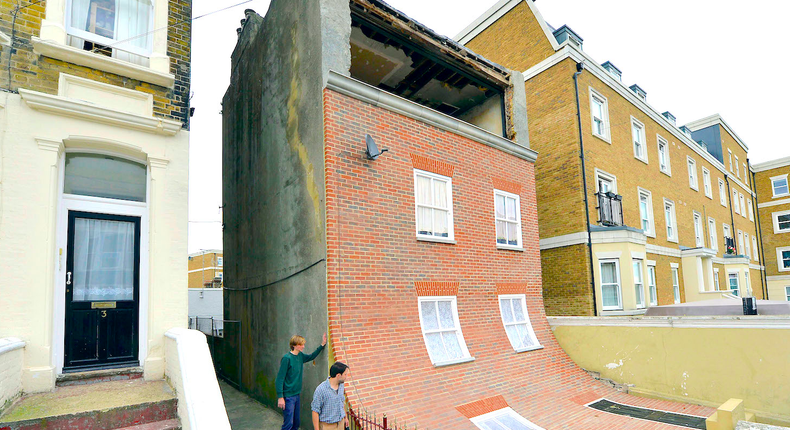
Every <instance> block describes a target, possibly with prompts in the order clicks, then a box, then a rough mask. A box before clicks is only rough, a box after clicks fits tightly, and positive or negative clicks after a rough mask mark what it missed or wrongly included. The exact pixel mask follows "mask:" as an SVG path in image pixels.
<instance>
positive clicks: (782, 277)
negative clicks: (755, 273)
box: [765, 275, 790, 281]
mask: <svg viewBox="0 0 790 430" xmlns="http://www.w3.org/2000/svg"><path fill="white" fill-rule="evenodd" d="M765 280H766V281H790V275H773V276H766V277H765Z"/></svg>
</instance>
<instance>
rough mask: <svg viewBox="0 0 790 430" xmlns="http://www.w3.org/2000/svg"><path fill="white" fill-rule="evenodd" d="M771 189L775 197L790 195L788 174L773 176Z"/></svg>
mask: <svg viewBox="0 0 790 430" xmlns="http://www.w3.org/2000/svg"><path fill="white" fill-rule="evenodd" d="M771 191H772V192H773V193H774V195H773V198H776V197H786V196H790V187H788V185H787V175H780V176H774V177H772V178H771Z"/></svg>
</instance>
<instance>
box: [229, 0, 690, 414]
mask: <svg viewBox="0 0 790 430" xmlns="http://www.w3.org/2000/svg"><path fill="white" fill-rule="evenodd" d="M231 76H232V77H231V83H230V86H229V88H228V91H227V93H226V95H225V98H224V102H223V121H224V127H223V198H224V208H225V209H224V222H225V233H224V238H225V243H224V249H225V255H224V258H225V261H224V263H225V264H224V273H225V276H224V283H225V293H226V295H225V317H226V319H232V320H240V321H241V324H242V327H243V331H244V334H245V335H244V336H243V339H242V351H243V355H242V358H241V363H242V383H241V386H242V389H243V390H244V391H246V392H248V393H250V394H251V395H253V396H254V397H256V398H257V399H259V400H261V401H262V402H264V403H266V404H269V405H274V404H276V403H275V402H276V401H277V399H276V394H275V388H274V379H275V376H276V373H277V370H278V365H279V362H280V358H281V357H282V355H283V354H284V353H285V352H286V351H287V345H288V339H289V338H290V336H291V335H292V334H295V333H298V334H301V335H303V336H305V337H306V339H307V348H308V349H311V348H314V347H315V346H316V345H317V344H318V343H319V341H320V339H321V334H322V333H323V332H324V331H328V332H329V338H330V348H328V351H327V353H324V354H322V355H320V356H319V357H318V358H317V359H316V362H317V365H316V366H310V365H307V366H306V367H305V376H304V381H305V382H304V391H303V393H302V405H303V406H302V411H301V413H302V419H303V422H307V419H308V417H309V414H310V410H309V406H307V405H309V403H310V401H311V397H312V392H313V389H314V387H315V386H317V385H318V384H319V383H320V382H321V381H323V380H324V379H325V378H326V377H327V373H328V367H329V365H330V363H332V362H333V361H334V360H340V361H344V362H345V363H347V364H348V365H350V366H351V372H352V373H351V375H352V376H351V379H350V381H349V382H347V384H346V385H347V387H346V393H347V398H348V401H349V404H350V406H351V408H352V409H354V410H356V411H359V410H362V409H365V410H375V411H378V412H379V413H386V414H387V415H388V417H389V418H390V419H393V418H394V419H397V420H398V421H399V422H400V423H402V424H408V425H409V426H410V427H411V426H415V425H416V426H418V427H419V428H427V429H446V428H452V429H474V428H489V427H488V426H494V425H495V423H498V424H500V425H505V426H506V428H512V429H516V428H530V429H533V428H573V427H574V426H578V428H606V427H607V426H611V425H614V426H615V427H619V428H625V427H626V426H630V427H629V428H642V427H640V426H643V427H644V428H660V426H659V425H657V424H655V423H653V424H650V423H641V424H639V423H637V422H636V421H634V420H633V419H631V418H625V417H619V416H605V417H604V416H600V417H599V416H598V415H599V414H598V413H597V412H595V411H594V410H592V409H589V408H586V407H585V406H584V405H585V404H586V403H588V402H591V401H593V400H596V399H599V398H602V397H609V398H612V399H616V400H618V401H621V402H627V403H629V404H645V402H646V401H645V400H640V399H635V398H631V397H629V396H627V395H625V394H621V393H616V392H614V391H613V390H611V389H610V388H607V387H605V386H604V385H602V384H600V383H598V382H595V381H593V380H592V379H591V378H589V377H588V376H587V374H586V373H584V372H583V371H582V370H581V369H579V368H578V367H577V366H575V365H574V363H573V362H572V361H570V359H569V358H568V357H567V356H566V355H565V353H564V352H563V351H562V349H561V348H560V347H559V346H558V344H557V342H556V341H555V339H554V337H553V336H552V333H551V331H550V329H549V325H548V322H547V320H546V318H545V313H544V310H543V300H542V296H541V274H540V255H539V246H538V226H537V208H536V194H535V178H534V163H535V160H536V156H537V154H536V153H535V152H534V151H532V150H531V149H530V148H529V141H528V140H527V134H528V133H527V129H526V119H527V112H526V109H525V107H526V103H525V94H524V92H523V85H521V83H522V82H523V77H522V76H521V75H520V74H519V73H517V72H513V71H511V70H508V69H505V68H503V67H501V66H498V65H497V64H494V63H492V62H490V61H488V60H486V59H484V58H482V57H480V56H478V55H476V54H474V53H473V52H471V51H469V50H467V49H464V48H463V47H461V46H459V45H457V44H456V43H455V42H453V41H452V40H449V39H447V38H444V37H442V36H439V35H436V34H435V33H433V32H432V31H431V30H429V29H427V28H425V27H424V26H422V25H420V24H419V23H417V22H415V21H413V20H411V19H410V18H408V17H407V16H405V15H404V14H402V13H400V12H398V11H396V10H394V9H392V8H390V7H389V6H388V5H386V4H385V3H383V2H380V1H367V0H352V1H348V0H342V1H341V0H313V1H308V2H301V3H294V2H286V1H282V0H275V1H273V2H272V3H271V6H270V8H269V10H268V12H267V15H266V17H265V18H263V17H261V16H259V15H257V14H256V13H254V12H253V11H247V13H246V18H245V20H244V21H243V24H242V28H241V29H239V40H238V44H237V46H236V49H235V51H234V54H233V57H232V74H231ZM368 140H372V141H373V142H374V143H375V145H376V148H373V147H372V146H368V145H367V142H368ZM377 149H378V150H382V149H387V150H388V151H387V152H383V153H381V154H379V151H378V150H377ZM366 151H369V152H368V153H367V154H366ZM659 403H661V402H659ZM661 406H662V408H663V409H668V410H686V411H688V409H684V408H685V406H682V405H677V404H670V403H661ZM673 408H674V409H673ZM612 423H614V424H612ZM519 424H520V425H521V427H519ZM634 426H636V427H634ZM497 428H498V427H497Z"/></svg>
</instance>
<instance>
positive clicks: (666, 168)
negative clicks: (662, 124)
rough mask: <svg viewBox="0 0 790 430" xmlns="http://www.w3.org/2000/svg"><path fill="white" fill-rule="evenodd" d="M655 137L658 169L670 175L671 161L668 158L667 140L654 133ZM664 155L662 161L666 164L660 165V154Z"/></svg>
mask: <svg viewBox="0 0 790 430" xmlns="http://www.w3.org/2000/svg"><path fill="white" fill-rule="evenodd" d="M656 138H657V139H658V169H659V170H660V171H661V173H664V174H666V175H667V176H672V163H671V162H670V160H669V142H668V141H667V140H666V139H664V138H663V137H661V136H659V135H658V134H656ZM662 146H663V147H664V151H663V152H662V151H661V147H662ZM662 154H663V156H664V161H665V162H666V165H663V166H662V165H661V155H662Z"/></svg>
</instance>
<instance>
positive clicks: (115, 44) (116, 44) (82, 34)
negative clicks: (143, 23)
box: [64, 0, 156, 58]
mask: <svg viewBox="0 0 790 430" xmlns="http://www.w3.org/2000/svg"><path fill="white" fill-rule="evenodd" d="M71 3H72V2H71V0H66V8H65V10H64V16H65V22H64V26H65V29H66V33H67V34H69V35H72V36H75V37H79V38H80V39H85V40H87V41H89V42H93V43H98V44H100V45H105V46H111V47H112V48H113V49H116V48H117V49H119V50H121V51H124V52H129V53H132V54H135V55H139V56H142V57H146V58H149V57H151V54H152V53H153V45H154V33H155V31H154V30H155V28H154V17H155V16H156V4H155V3H156V2H155V1H153V0H149V3H151V10H150V14H149V17H148V19H149V22H148V34H147V35H146V36H144V37H145V38H146V39H147V48H140V47H139V46H134V45H132V44H130V43H126V42H124V40H126V39H123V40H116V39H110V38H108V37H105V36H101V35H98V34H96V33H91V32H89V31H86V30H82V29H79V28H75V27H72V26H71V10H72V8H71ZM116 20H117V18H116ZM115 26H116V27H117V22H116V25H115Z"/></svg>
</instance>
